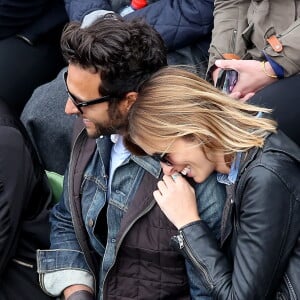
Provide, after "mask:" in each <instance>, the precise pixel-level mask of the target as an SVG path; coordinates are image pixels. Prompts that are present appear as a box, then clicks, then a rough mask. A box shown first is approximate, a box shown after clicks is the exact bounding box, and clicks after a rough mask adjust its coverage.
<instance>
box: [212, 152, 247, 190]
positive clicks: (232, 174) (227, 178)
mask: <svg viewBox="0 0 300 300" xmlns="http://www.w3.org/2000/svg"><path fill="white" fill-rule="evenodd" d="M241 157H242V152H239V153H237V155H236V157H235V159H234V161H233V162H232V165H231V167H230V171H229V174H222V173H217V181H218V182H220V183H223V184H226V185H231V184H234V183H235V182H236V179H237V176H238V172H239V167H240V163H241Z"/></svg>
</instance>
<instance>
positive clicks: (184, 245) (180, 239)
mask: <svg viewBox="0 0 300 300" xmlns="http://www.w3.org/2000/svg"><path fill="white" fill-rule="evenodd" d="M174 238H175V239H176V242H177V244H178V246H179V250H180V251H181V252H184V253H185V254H186V255H187V256H188V258H189V259H190V260H191V261H192V263H193V264H194V265H195V266H196V267H197V268H198V269H199V270H200V272H201V273H202V274H203V275H204V279H205V282H206V284H207V286H208V287H209V288H210V289H213V284H212V281H211V279H210V276H209V274H208V272H207V270H206V267H205V266H204V265H202V264H201V263H200V262H199V261H198V260H197V259H196V258H195V256H194V255H193V253H192V251H191V249H190V247H189V245H188V244H187V243H186V242H185V238H184V234H183V231H182V230H179V234H178V235H176V236H174V237H173V239H174Z"/></svg>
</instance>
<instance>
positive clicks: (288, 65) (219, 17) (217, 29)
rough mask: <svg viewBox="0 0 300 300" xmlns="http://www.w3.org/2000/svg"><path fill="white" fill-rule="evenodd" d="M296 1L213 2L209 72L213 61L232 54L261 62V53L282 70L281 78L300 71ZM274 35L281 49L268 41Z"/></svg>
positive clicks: (298, 6)
mask: <svg viewBox="0 0 300 300" xmlns="http://www.w3.org/2000/svg"><path fill="white" fill-rule="evenodd" d="M299 16H300V1H299V0H284V1H282V0H243V1H235V0H227V1H223V0H216V1H215V11H214V17H215V19H214V30H213V35H212V42H211V45H210V49H209V52H210V59H209V69H210V68H211V67H212V66H213V65H214V62H215V60H216V59H222V58H226V54H235V55H237V56H238V57H240V58H242V59H255V60H263V59H264V54H263V51H264V52H265V53H266V54H267V55H268V56H269V57H271V58H272V59H273V60H274V61H276V63H278V64H279V65H281V66H282V67H283V68H284V76H285V77H288V76H291V75H294V74H296V73H298V72H299V70H300V55H299V50H300V47H299V40H300V19H299ZM273 35H275V36H276V37H277V39H278V41H279V43H280V44H281V45H282V50H281V51H279V50H280V49H276V47H272V46H271V44H270V43H269V42H268V41H267V39H268V38H270V37H271V36H273Z"/></svg>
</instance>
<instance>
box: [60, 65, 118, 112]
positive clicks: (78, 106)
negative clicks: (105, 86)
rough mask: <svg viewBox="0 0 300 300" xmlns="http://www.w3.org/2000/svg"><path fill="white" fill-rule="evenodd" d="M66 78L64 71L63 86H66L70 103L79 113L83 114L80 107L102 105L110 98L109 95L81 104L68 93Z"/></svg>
mask: <svg viewBox="0 0 300 300" xmlns="http://www.w3.org/2000/svg"><path fill="white" fill-rule="evenodd" d="M67 77H68V72H67V71H66V72H65V73H64V80H65V86H66V90H67V92H68V96H69V98H70V99H71V101H72V102H73V104H74V105H75V106H76V108H77V109H78V110H79V111H80V112H81V113H83V111H82V109H81V107H86V106H89V105H93V104H98V103H103V102H106V101H108V100H109V99H110V98H112V97H111V96H110V95H107V96H103V97H101V98H98V99H93V100H89V101H85V102H82V101H81V100H80V99H78V98H77V97H76V96H75V95H73V94H72V93H71V92H70V91H69V88H68V85H67Z"/></svg>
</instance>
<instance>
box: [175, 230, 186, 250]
mask: <svg viewBox="0 0 300 300" xmlns="http://www.w3.org/2000/svg"><path fill="white" fill-rule="evenodd" d="M176 238H177V242H178V245H179V249H182V248H183V247H184V242H183V241H184V238H183V234H182V231H179V234H178V235H176Z"/></svg>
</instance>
